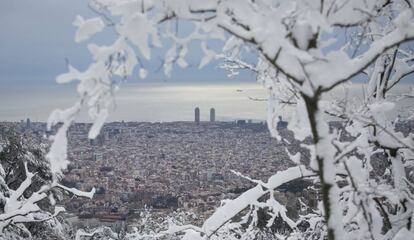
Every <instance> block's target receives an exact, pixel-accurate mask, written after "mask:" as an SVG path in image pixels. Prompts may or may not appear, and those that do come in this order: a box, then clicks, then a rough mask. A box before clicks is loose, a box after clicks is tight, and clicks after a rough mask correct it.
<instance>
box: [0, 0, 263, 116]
mask: <svg viewBox="0 0 414 240" xmlns="http://www.w3.org/2000/svg"><path fill="white" fill-rule="evenodd" d="M76 15H81V16H83V17H85V18H87V17H92V16H95V15H94V13H93V12H92V11H91V10H90V9H89V8H88V4H87V1H86V0H2V1H0V31H1V38H0V53H1V54H0V84H1V88H0V120H13V121H14V120H19V119H23V118H26V117H31V118H34V119H37V120H39V121H44V120H46V118H47V116H48V114H49V112H50V111H51V110H52V109H54V108H55V107H61V108H63V107H67V106H70V104H71V103H73V102H74V100H75V97H76V91H75V90H74V86H73V84H72V85H69V86H59V85H58V84H56V83H55V78H56V76H57V75H59V74H61V73H64V72H66V71H67V68H66V62H65V61H66V60H65V59H68V60H69V61H70V63H71V64H72V65H74V66H75V67H77V68H79V69H80V70H83V69H86V67H87V66H88V64H89V63H90V61H91V57H90V54H89V52H88V51H87V48H86V44H87V43H82V44H77V43H75V42H74V40H73V37H74V34H75V31H76V29H75V27H74V26H72V22H73V20H74V19H75V17H76ZM114 37H115V36H114V35H112V33H111V32H104V33H99V34H97V36H96V37H94V38H93V39H92V41H94V42H97V43H100V44H109V43H111V42H112V41H113V40H114ZM195 49H197V48H194V49H193V50H192V51H190V53H189V62H190V64H191V65H192V66H190V67H189V68H187V69H184V70H183V69H180V68H178V67H175V68H174V71H173V75H172V78H171V79H168V81H165V80H166V77H165V76H164V75H163V74H162V71H158V72H157V71H156V69H158V68H159V67H160V66H161V61H160V58H161V56H162V55H161V50H159V51H155V54H154V55H153V58H152V60H151V61H147V62H144V65H145V67H147V68H148V69H149V76H148V79H146V80H142V79H139V78H138V76H137V75H135V76H132V77H131V78H130V79H129V83H133V84H135V85H134V86H133V88H137V87H143V88H145V87H152V91H156V90H155V89H154V88H153V87H154V86H158V87H169V86H174V87H176V85H177V84H178V85H179V86H184V85H185V86H187V87H188V86H192V85H200V84H202V85H209V86H211V85H212V84H217V83H220V84H219V85H221V86H223V85H230V86H231V85H234V86H233V87H230V88H229V87H228V86H227V87H223V89H224V92H223V91H221V90H220V93H218V92H214V91H218V89H217V88H213V90H212V89H210V90H211V91H213V92H212V96H215V95H216V96H217V95H219V96H221V97H223V98H226V96H227V97H229V96H232V94H233V93H234V91H235V88H237V86H236V85H235V83H240V82H243V84H244V83H246V82H247V83H250V85H248V87H247V85H245V87H247V88H250V87H251V88H253V89H255V88H256V87H257V86H256V83H254V80H253V79H254V78H253V76H252V75H251V74H248V73H244V74H243V73H242V74H241V75H240V76H239V77H237V78H236V79H228V78H227V77H226V73H225V72H224V71H223V70H221V69H218V68H217V62H213V63H211V64H209V65H207V66H206V67H205V68H203V69H201V70H199V69H198V68H197V67H195V66H196V65H197V64H198V61H195V59H200V58H199V57H200V54H201V53H200V51H199V50H198V49H197V50H195ZM151 82H152V83H154V84H155V85H153V86H151V84H148V83H151ZM123 88H124V89H125V88H128V86H125V87H123ZM124 89H122V90H121V91H120V93H119V98H120V99H131V98H130V97H129V98H125V96H124V95H122V94H123V93H124V92H123V90H124ZM173 89H174V91H173V92H168V91H167V93H166V92H165V91H164V94H166V95H165V96H164V97H162V99H163V100H161V101H160V100H159V99H160V96H161V95H159V94H157V93H155V92H153V93H154V94H147V95H146V97H147V99H146V102H145V104H146V105H148V104H149V105H151V103H152V102H153V103H154V105H157V106H158V108H155V111H158V112H162V111H164V110H167V109H166V108H163V107H162V106H163V101H164V102H165V103H166V104H165V105H168V103H171V102H174V101H177V102H178V103H180V104H182V106H179V107H181V108H183V106H186V108H191V110H190V109H185V112H186V113H191V112H192V109H193V107H195V106H196V105H203V106H204V105H206V106H207V105H208V103H207V102H206V99H207V98H206V97H205V96H204V100H202V99H200V98H199V97H198V96H197V94H195V95H194V94H192V93H191V91H193V90H194V89H192V88H190V89H189V88H183V89H182V91H180V90H179V89H177V88H173ZM223 89H222V90H223ZM125 91H128V89H125ZM188 91H190V93H188ZM226 91H227V93H228V95H226ZM161 92H162V91H161ZM177 92H178V93H179V95H180V96H178V95H177ZM169 93H171V95H169ZM188 96H192V97H188ZM178 98H180V99H178ZM51 99H53V101H51ZM240 99H244V100H246V99H247V96H244V97H243V98H240ZM240 99H239V100H240ZM184 100H185V103H184V102H183V101H184ZM120 101H123V100H120ZM217 101H218V102H217ZM222 101H226V100H225V99H222ZM215 102H216V103H219V102H220V99H215ZM132 103H133V104H138V105H139V104H140V102H137V101H135V100H134V101H132V100H131V101H130V102H126V103H125V104H127V105H128V106H130V105H131V104H132ZM233 103H234V104H238V105H243V104H244V103H243V101H238V102H237V101H236V102H233ZM117 105H118V109H119V110H117V111H116V112H115V113H113V115H112V117H111V119H112V120H120V119H124V118H126V119H129V120H148V121H156V120H159V121H162V120H169V121H171V120H174V119H175V118H177V119H179V120H184V119H187V118H188V119H189V120H190V119H191V116H190V115H185V116H183V115H182V114H181V115H178V114H177V115H174V114H175V113H176V112H175V111H174V109H172V112H171V113H169V114H166V115H165V114H164V115H165V116H162V117H161V116H160V115H159V114H155V115H152V114H151V113H150V112H148V111H147V110H146V111H144V112H139V111H140V110H139V108H136V109H138V110H137V111H138V112H137V113H133V115H130V116H129V115H128V114H127V112H128V110H127V108H126V107H125V105H120V104H117ZM247 105H248V104H247ZM262 105H263V104H262ZM122 109H125V111H126V112H122V111H123V110H122ZM168 110H171V106H169V108H168ZM259 110H260V114H259V113H255V114H253V113H252V112H250V113H249V111H247V110H246V111H244V113H245V114H244V115H248V116H253V115H254V116H257V115H261V114H262V112H263V111H262V110H263V109H262V107H260V109H259ZM129 112H130V111H129ZM167 112H168V111H167ZM241 112H243V111H241ZM234 114H235V116H234V117H243V116H242V115H243V114H238V113H234ZM148 115H149V116H148ZM230 115H231V114H230ZM236 115H237V116H236ZM136 116H140V117H136ZM218 117H220V114H218ZM158 118H160V119H158Z"/></svg>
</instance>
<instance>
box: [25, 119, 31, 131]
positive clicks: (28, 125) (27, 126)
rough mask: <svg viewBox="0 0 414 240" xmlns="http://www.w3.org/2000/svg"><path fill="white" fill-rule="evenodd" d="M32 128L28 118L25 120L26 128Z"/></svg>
mask: <svg viewBox="0 0 414 240" xmlns="http://www.w3.org/2000/svg"><path fill="white" fill-rule="evenodd" d="M31 127H32V122H31V121H30V118H28V119H26V128H27V129H30V128H31Z"/></svg>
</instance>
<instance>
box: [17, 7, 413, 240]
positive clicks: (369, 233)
mask: <svg viewBox="0 0 414 240" xmlns="http://www.w3.org/2000/svg"><path fill="white" fill-rule="evenodd" d="M90 6H91V8H93V9H94V11H95V12H96V13H97V14H98V15H99V16H97V17H96V18H93V19H89V20H88V19H87V20H84V19H82V18H81V17H78V18H77V20H76V21H75V22H74V24H75V25H76V26H77V27H78V32H77V36H76V37H75V39H77V41H81V40H86V39H88V38H90V37H92V34H94V33H98V32H100V31H102V30H103V29H102V22H104V23H105V25H106V26H105V27H106V28H111V29H112V30H114V31H115V32H116V33H117V38H116V39H115V40H114V41H113V43H112V44H110V45H108V46H98V45H96V44H93V43H90V44H89V45H88V49H89V51H90V53H91V54H92V56H93V59H94V61H93V62H92V63H91V64H90V65H89V67H88V68H87V69H86V70H84V71H79V70H77V69H75V68H74V67H72V66H69V72H68V73H66V74H63V75H60V76H59V77H58V78H57V81H58V82H60V83H67V82H70V81H79V84H78V93H79V101H78V102H76V104H75V105H74V106H73V107H71V108H69V109H67V110H57V111H55V112H53V113H52V115H51V117H50V118H49V121H48V123H49V124H48V125H49V127H52V126H54V125H56V124H58V123H61V124H62V125H61V127H60V128H59V130H58V132H57V134H56V135H55V136H54V137H53V139H52V140H53V145H52V147H51V149H50V152H49V154H48V155H47V158H48V159H49V161H50V164H51V169H52V172H53V174H55V175H59V174H61V171H62V170H63V169H64V168H65V167H66V166H67V160H66V144H67V140H66V131H67V129H68V127H69V126H70V124H71V123H72V122H73V121H74V120H75V118H76V115H77V113H78V112H79V111H80V110H81V109H82V108H87V109H88V112H89V116H90V118H91V120H92V121H93V122H94V124H93V126H92V128H91V129H90V132H89V137H90V138H94V137H95V136H96V135H97V134H98V132H99V129H100V128H101V127H102V124H103V123H104V121H105V119H106V117H107V116H108V113H109V111H110V110H111V108H112V106H113V98H112V96H113V93H114V92H115V90H116V89H117V86H116V79H119V77H121V78H125V77H127V76H129V75H131V74H133V73H134V69H135V68H136V66H137V65H139V66H140V68H141V69H140V70H139V72H140V76H141V77H146V75H147V72H146V70H145V69H144V68H143V66H142V64H141V62H142V59H141V58H144V59H150V58H151V49H152V48H154V47H161V45H162V43H164V42H169V43H171V45H170V46H168V47H167V48H168V49H167V50H166V53H165V57H164V64H163V67H164V72H165V74H166V75H167V76H169V75H170V74H171V73H172V70H173V66H174V65H175V64H177V65H178V66H179V67H182V68H185V67H187V66H188V63H187V61H186V56H187V53H188V51H189V44H190V43H192V42H194V41H195V42H198V43H200V48H201V50H202V52H203V53H204V57H203V58H202V59H201V61H200V67H203V66H205V65H206V64H208V63H209V62H210V61H211V60H214V59H222V60H223V61H224V65H223V67H224V68H226V69H229V71H230V74H233V75H234V74H237V69H240V68H242V69H249V70H252V71H253V72H255V73H256V76H257V79H258V81H259V82H260V83H262V84H263V85H264V87H266V88H267V89H268V91H269V99H268V117H267V119H268V126H269V130H270V132H271V134H272V135H273V136H274V137H276V138H278V139H279V140H280V141H283V142H285V143H286V144H289V142H287V140H286V139H283V137H282V136H280V134H278V131H277V129H276V124H277V122H278V115H280V113H281V112H282V111H283V107H284V106H285V105H287V104H288V105H291V106H292V107H293V108H294V114H293V116H292V117H291V121H290V123H289V129H290V130H292V131H293V132H294V134H295V137H296V138H297V139H299V140H301V139H304V138H306V137H311V138H312V143H311V144H302V147H303V148H304V149H307V150H308V151H309V152H310V159H308V160H307V162H308V163H309V164H305V165H300V161H301V160H300V156H298V155H294V154H293V153H292V154H290V155H291V156H292V160H293V162H294V163H296V164H297V165H298V166H296V167H293V168H290V169H287V170H285V171H282V172H278V173H275V175H274V176H272V177H271V178H270V179H269V180H268V182H266V183H263V182H257V186H256V187H255V188H252V189H250V190H248V191H247V192H245V193H243V194H242V195H240V196H239V197H238V198H236V199H234V200H231V201H226V204H224V205H223V206H221V207H220V208H218V209H217V210H216V212H215V213H214V214H213V215H212V216H211V217H210V218H208V219H207V220H206V221H205V222H204V224H203V225H202V226H200V227H196V226H193V227H191V228H182V229H181V230H182V231H183V232H185V233H186V234H185V235H184V237H183V238H184V239H205V238H216V237H217V238H229V236H228V234H231V233H232V232H234V231H235V229H240V228H242V229H243V230H242V231H244V233H243V236H246V238H255V237H254V236H255V234H254V231H255V230H253V228H252V227H254V225H255V224H256V225H257V222H258V221H257V211H258V209H264V208H266V209H269V211H268V212H269V214H270V216H271V217H270V219H269V223H268V225H269V226H270V225H272V222H274V221H275V220H276V219H280V218H281V219H282V220H283V222H284V223H286V224H287V225H288V226H289V227H290V229H291V231H287V232H284V233H280V234H281V236H280V237H281V238H286V237H288V238H290V239H324V238H325V237H327V238H328V239H331V240H332V239H413V238H414V228H413V227H412V224H411V223H412V220H413V219H412V217H413V213H414V212H413V210H414V206H413V204H414V198H413V195H412V191H413V190H414V189H413V187H414V185H413V181H412V177H413V176H412V159H413V152H412V150H413V147H414V144H413V135H412V133H409V134H408V135H403V134H402V133H401V132H398V131H397V129H396V124H397V123H398V121H393V120H394V119H395V116H392V115H391V114H392V112H391V110H392V109H393V108H395V101H397V100H398V98H395V96H394V97H392V96H391V95H390V94H389V91H391V90H392V88H393V87H395V86H396V85H397V84H399V83H400V81H401V79H403V78H404V77H406V76H407V75H410V74H411V73H412V72H413V71H414V65H413V63H412V62H413V61H412V60H413V53H412V51H411V50H410V44H409V43H408V42H409V41H410V40H413V39H414V18H413V17H414V15H413V14H414V8H413V6H414V2H413V1H411V0H395V1H389V0H376V1H374V0H372V1H362V0H347V1H345V0H344V1H336V0H320V1H317V0H292V1H279V0H276V1H271V0H256V1H252V0H241V1H232V0H224V1H223V0H221V1H218V0H204V1H198V0H197V1H196V0H121V1H120V0H92V1H90ZM180 22H181V23H183V22H184V23H186V24H187V23H191V24H192V26H193V28H192V31H191V32H190V33H188V34H187V35H186V36H181V35H180V34H177V29H178V27H177V25H178V23H180ZM344 39H345V41H344ZM211 40H215V41H221V42H222V43H223V45H222V46H223V47H222V49H213V48H210V47H209V46H208V45H209V43H210V41H211ZM244 54H250V55H252V54H253V55H254V56H255V58H256V62H255V63H246V62H245V61H243V56H244ZM116 76H119V77H116ZM356 76H358V77H362V78H364V79H366V81H367V84H366V89H365V98H364V99H360V100H358V101H354V100H353V99H349V98H348V99H338V100H337V101H334V102H329V103H328V102H326V100H324V99H325V98H324V97H325V96H326V95H328V94H329V93H331V92H332V91H333V90H334V89H335V88H337V87H339V86H343V87H346V86H347V84H350V83H351V80H352V79H353V78H354V77H356ZM409 96H410V95H409V94H408V95H407V96H405V97H409ZM332 117H334V118H335V119H341V121H342V128H339V129H330V127H329V125H328V121H329V120H330V119H332ZM403 120H404V119H400V120H399V121H400V122H401V121H403ZM378 154H379V155H381V156H382V158H384V159H385V162H386V163H387V164H386V165H385V166H386V167H385V168H386V169H385V171H382V172H381V174H378V172H380V171H379V170H378V169H375V168H374V167H373V165H374V164H373V162H375V161H377V159H376V158H375V156H376V155H378ZM264 167H266V166H264ZM382 170H384V169H382ZM27 174H28V176H29V177H28V181H30V174H31V173H30V172H27ZM297 178H310V179H312V180H313V181H314V182H315V186H317V187H318V189H319V191H320V195H321V199H320V207H319V208H318V209H314V212H312V213H310V214H308V215H306V216H301V217H300V219H298V220H294V219H290V218H289V217H287V216H286V215H285V208H284V206H282V205H281V204H280V203H279V202H278V201H277V200H275V198H274V197H273V193H274V191H275V188H276V187H278V186H280V185H281V184H283V183H285V182H289V181H291V180H294V179H297ZM28 183H30V182H28ZM16 194H17V193H16ZM39 194H41V193H39ZM17 197H18V196H17ZM263 198H265V200H263ZM259 200H260V201H259ZM244 213H245V214H244ZM240 215H242V216H240ZM304 222H307V224H302V223H304ZM302 225H306V226H308V227H301V226H302ZM246 229H247V231H246ZM249 229H250V230H251V231H250V230H249ZM237 234H239V233H237ZM239 235H240V234H239ZM240 236H241V235H240Z"/></svg>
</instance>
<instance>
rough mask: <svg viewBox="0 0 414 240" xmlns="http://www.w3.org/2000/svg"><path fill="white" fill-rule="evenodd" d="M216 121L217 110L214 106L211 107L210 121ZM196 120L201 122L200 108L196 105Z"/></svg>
mask: <svg viewBox="0 0 414 240" xmlns="http://www.w3.org/2000/svg"><path fill="white" fill-rule="evenodd" d="M215 121H216V110H215V109H214V108H210V122H215ZM194 122H195V123H197V124H199V123H200V108H198V107H196V108H195V110H194Z"/></svg>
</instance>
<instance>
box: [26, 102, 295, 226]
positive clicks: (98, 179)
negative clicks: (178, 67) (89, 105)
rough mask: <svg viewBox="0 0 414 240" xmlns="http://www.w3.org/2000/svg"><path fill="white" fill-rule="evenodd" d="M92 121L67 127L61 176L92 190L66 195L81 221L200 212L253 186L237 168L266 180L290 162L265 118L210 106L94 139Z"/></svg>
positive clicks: (38, 126) (40, 128)
mask: <svg viewBox="0 0 414 240" xmlns="http://www.w3.org/2000/svg"><path fill="white" fill-rule="evenodd" d="M286 125H287V123H286V122H284V121H280V123H279V125H278V128H279V130H280V131H281V132H282V133H284V134H286V135H289V134H288V132H287V129H286ZM20 126H21V128H22V129H23V131H24V132H25V133H30V134H35V135H37V136H38V137H39V139H43V138H44V136H45V135H48V134H50V133H51V132H47V131H46V125H45V124H44V123H32V122H31V121H30V119H27V120H26V121H21V123H20ZM90 127H91V124H88V123H75V124H73V125H72V126H71V128H70V129H69V132H68V139H69V154H68V159H69V160H70V165H69V168H68V170H67V171H66V172H65V177H64V179H63V180H62V183H63V184H64V185H66V186H68V187H76V188H78V189H80V190H85V191H89V190H91V189H92V188H93V187H94V188H95V189H96V194H95V196H94V198H93V199H92V200H89V199H83V198H66V199H64V201H63V202H64V204H65V207H66V209H67V211H68V214H66V216H67V217H68V219H69V220H71V221H73V224H75V225H76V224H78V225H79V226H85V225H93V224H94V223H93V222H94V221H91V220H90V219H94V220H95V224H97V223H100V224H102V223H105V224H108V225H113V224H114V223H119V222H120V221H124V220H130V219H134V218H136V217H137V216H138V215H139V213H140V212H141V211H142V210H143V209H144V208H151V209H152V211H155V212H160V213H161V212H162V213H163V214H165V212H171V211H174V210H176V209H183V210H185V211H187V212H194V213H196V214H197V215H198V216H199V217H200V219H205V218H206V217H208V216H209V215H210V214H211V213H212V211H213V210H214V209H215V208H217V207H218V206H219V205H220V203H221V200H224V199H232V198H235V197H236V196H238V195H239V194H240V193H242V192H243V191H245V190H247V189H248V188H249V187H252V186H254V184H252V183H251V182H250V181H249V180H246V179H245V178H243V177H242V176H239V175H238V174H236V173H241V174H243V175H245V176H247V177H250V178H253V179H259V180H262V181H266V180H267V179H268V177H270V176H271V175H272V174H274V173H275V172H276V171H278V170H282V169H286V168H287V167H288V166H291V165H292V163H291V161H289V158H288V155H287V154H286V150H285V148H284V147H283V146H282V145H281V143H278V142H277V140H276V139H275V138H272V137H271V136H270V134H269V132H268V129H267V125H266V123H265V122H254V123H253V122H252V121H250V120H237V121H233V122H218V121H215V110H214V109H211V111H210V119H209V121H208V122H207V121H206V122H203V121H200V110H199V109H198V108H196V109H195V117H194V121H188V122H167V123H159V122H158V123H149V122H123V121H122V122H112V123H107V124H105V125H104V127H103V128H102V130H101V133H100V135H99V136H98V137H97V138H96V139H93V140H90V139H89V138H88V130H89V129H90ZM292 146H293V145H292ZM296 151H299V150H296ZM263 166H266V168H264V167H263ZM295 204H297V201H296V202H293V204H292V205H295Z"/></svg>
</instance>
